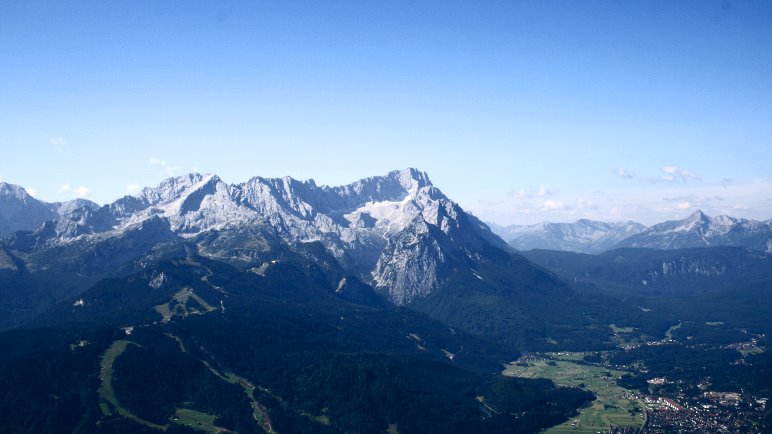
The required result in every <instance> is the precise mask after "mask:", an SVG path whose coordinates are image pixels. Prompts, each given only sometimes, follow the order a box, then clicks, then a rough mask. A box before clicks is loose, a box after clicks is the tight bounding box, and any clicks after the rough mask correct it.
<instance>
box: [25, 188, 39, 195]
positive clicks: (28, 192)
mask: <svg viewBox="0 0 772 434" xmlns="http://www.w3.org/2000/svg"><path fill="white" fill-rule="evenodd" d="M25 190H27V194H29V195H30V196H32V197H38V191H37V190H35V189H34V188H32V187H27V188H25Z"/></svg>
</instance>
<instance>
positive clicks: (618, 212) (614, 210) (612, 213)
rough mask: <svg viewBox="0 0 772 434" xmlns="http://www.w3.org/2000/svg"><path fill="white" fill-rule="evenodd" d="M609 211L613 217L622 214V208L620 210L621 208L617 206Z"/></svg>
mask: <svg viewBox="0 0 772 434" xmlns="http://www.w3.org/2000/svg"><path fill="white" fill-rule="evenodd" d="M609 212H610V213H611V215H613V216H614V217H619V216H621V215H622V210H621V209H619V208H611V211H609Z"/></svg>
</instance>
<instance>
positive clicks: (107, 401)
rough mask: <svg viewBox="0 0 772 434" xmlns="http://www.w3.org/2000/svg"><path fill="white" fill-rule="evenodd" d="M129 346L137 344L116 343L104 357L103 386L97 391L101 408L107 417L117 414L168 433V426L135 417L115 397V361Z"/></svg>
mask: <svg viewBox="0 0 772 434" xmlns="http://www.w3.org/2000/svg"><path fill="white" fill-rule="evenodd" d="M129 345H137V344H135V343H134V342H131V341H127V340H118V341H115V342H113V344H112V345H110V347H109V348H108V349H107V350H106V351H105V353H104V354H103V355H102V362H101V366H100V369H99V379H100V380H101V384H100V385H99V389H98V391H97V392H98V394H99V398H100V399H99V408H100V409H101V410H102V413H103V414H104V415H105V416H114V415H116V414H117V415H119V416H123V417H126V418H129V419H131V420H133V421H135V422H137V423H139V424H142V425H145V426H148V427H151V428H155V429H160V430H162V431H166V429H167V428H168V426H166V425H158V424H155V423H152V422H150V421H147V420H145V419H142V418H140V417H137V416H135V415H134V414H133V413H132V412H130V411H129V410H127V409H126V408H124V407H123V406H122V405H121V404H120V402H118V398H117V397H116V396H115V390H114V389H113V363H115V359H117V358H118V356H120V355H121V354H123V352H124V351H126V348H127V347H128V346H129Z"/></svg>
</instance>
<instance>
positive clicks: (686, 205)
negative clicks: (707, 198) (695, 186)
mask: <svg viewBox="0 0 772 434" xmlns="http://www.w3.org/2000/svg"><path fill="white" fill-rule="evenodd" d="M676 206H677V207H678V209H689V208H691V207H692V204H691V203H690V202H681V203H679V204H678V205H676Z"/></svg>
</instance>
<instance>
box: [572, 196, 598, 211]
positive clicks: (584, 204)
mask: <svg viewBox="0 0 772 434" xmlns="http://www.w3.org/2000/svg"><path fill="white" fill-rule="evenodd" d="M576 204H577V205H578V206H579V208H581V209H598V205H597V204H596V203H595V202H593V201H591V200H589V199H581V198H580V199H579V200H577V201H576Z"/></svg>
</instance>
